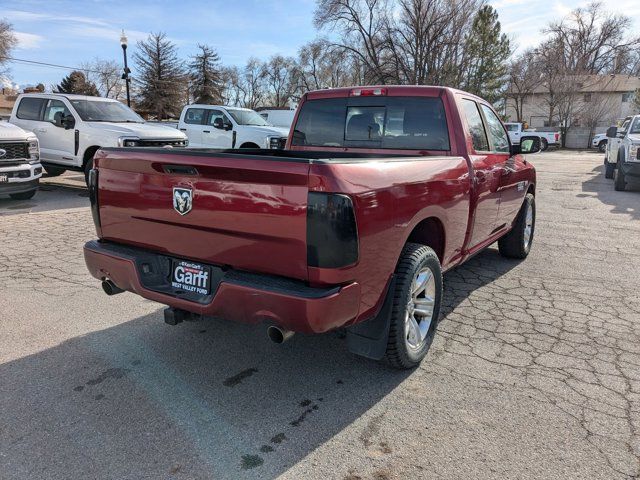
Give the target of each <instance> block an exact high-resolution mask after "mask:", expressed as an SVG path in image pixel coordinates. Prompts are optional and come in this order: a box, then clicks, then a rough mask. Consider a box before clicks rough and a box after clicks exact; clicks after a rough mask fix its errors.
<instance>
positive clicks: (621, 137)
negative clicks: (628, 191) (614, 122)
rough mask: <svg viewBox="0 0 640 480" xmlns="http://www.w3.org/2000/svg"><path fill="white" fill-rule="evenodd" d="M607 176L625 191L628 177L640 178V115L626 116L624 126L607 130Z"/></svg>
mask: <svg viewBox="0 0 640 480" xmlns="http://www.w3.org/2000/svg"><path fill="white" fill-rule="evenodd" d="M607 138H608V139H609V142H608V144H607V150H606V152H605V158H604V165H605V177H606V178H613V179H614V188H615V189H616V190H619V191H624V190H625V188H626V186H627V179H628V177H636V178H640V115H635V116H633V117H627V118H625V120H624V122H623V123H622V126H621V127H620V128H618V127H615V126H614V127H609V129H608V130H607Z"/></svg>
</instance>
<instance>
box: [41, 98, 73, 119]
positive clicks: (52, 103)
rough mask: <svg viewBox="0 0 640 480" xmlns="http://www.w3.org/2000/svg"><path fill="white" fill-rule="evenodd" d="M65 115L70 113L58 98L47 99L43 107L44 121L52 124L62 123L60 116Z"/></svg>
mask: <svg viewBox="0 0 640 480" xmlns="http://www.w3.org/2000/svg"><path fill="white" fill-rule="evenodd" d="M67 115H71V112H70V111H69V109H68V108H67V107H66V105H65V104H64V103H63V102H62V101H60V100H49V102H48V103H47V107H46V108H45V109H44V121H45V122H51V123H53V124H54V125H62V118H63V117H66V116H67Z"/></svg>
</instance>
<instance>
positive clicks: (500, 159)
mask: <svg viewBox="0 0 640 480" xmlns="http://www.w3.org/2000/svg"><path fill="white" fill-rule="evenodd" d="M461 103H462V110H463V115H464V117H465V120H466V125H467V130H468V132H467V136H470V137H471V145H470V148H471V150H470V155H469V157H470V159H471V163H472V165H473V169H474V175H475V177H474V179H473V191H474V200H475V210H474V215H473V226H472V233H471V240H470V242H469V247H468V248H470V249H472V248H473V247H475V246H477V245H479V244H481V243H482V242H484V241H485V240H487V239H488V238H489V237H490V236H491V234H492V233H493V232H494V230H495V228H496V221H497V217H498V206H499V201H500V191H499V187H500V175H501V173H502V168H503V167H502V165H503V163H504V161H505V156H504V155H503V154H495V153H494V152H492V151H491V145H490V144H489V139H488V135H487V129H486V128H485V124H484V121H483V118H482V115H481V114H480V110H479V108H478V104H477V103H476V102H475V101H474V100H472V99H467V98H463V99H462V101H461ZM467 143H469V142H467Z"/></svg>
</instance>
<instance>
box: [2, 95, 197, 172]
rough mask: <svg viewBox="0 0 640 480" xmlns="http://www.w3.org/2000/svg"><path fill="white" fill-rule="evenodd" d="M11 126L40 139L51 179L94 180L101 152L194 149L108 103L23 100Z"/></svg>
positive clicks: (74, 98)
mask: <svg viewBox="0 0 640 480" xmlns="http://www.w3.org/2000/svg"><path fill="white" fill-rule="evenodd" d="M10 121H11V123H13V124H15V125H18V126H19V127H21V128H24V129H25V130H30V131H33V132H34V133H35V134H36V136H37V137H38V140H39V141H40V155H41V160H42V164H43V165H44V168H45V170H46V171H47V174H49V176H56V175H60V174H61V173H63V172H64V171H65V170H80V171H84V173H85V178H86V177H88V174H89V171H90V170H91V168H93V156H94V154H95V153H96V152H97V151H98V149H99V148H101V147H166V146H171V147H184V146H186V145H187V143H188V141H187V136H186V135H185V134H184V133H182V132H179V131H178V130H176V129H175V128H171V127H165V126H160V125H151V124H147V123H145V121H144V120H143V118H142V117H140V115H138V114H137V113H135V112H134V111H133V110H131V109H130V108H129V107H127V106H126V105H124V104H122V103H120V102H118V101H117V100H112V99H109V98H102V97H86V96H83V95H68V94H61V93H38V94H32V93H29V94H23V95H20V96H19V97H18V99H17V100H16V103H15V105H14V106H13V111H12V112H11V120H10Z"/></svg>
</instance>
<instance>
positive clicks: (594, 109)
mask: <svg viewBox="0 0 640 480" xmlns="http://www.w3.org/2000/svg"><path fill="white" fill-rule="evenodd" d="M613 111H614V106H613V101H612V99H611V98H608V97H607V96H605V95H602V94H593V95H592V97H591V100H590V101H589V102H588V104H585V107H584V108H583V110H582V118H583V119H584V124H585V126H586V127H589V137H588V141H587V144H586V145H585V147H586V148H589V147H590V146H591V139H592V138H593V135H594V134H595V130H596V127H597V126H598V125H599V124H602V123H604V124H611V123H613V121H614V120H615V118H614V116H613V115H612V113H611V112H613Z"/></svg>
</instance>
